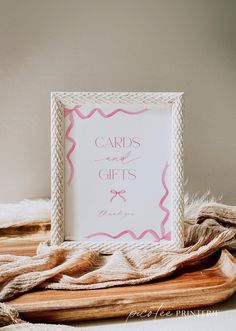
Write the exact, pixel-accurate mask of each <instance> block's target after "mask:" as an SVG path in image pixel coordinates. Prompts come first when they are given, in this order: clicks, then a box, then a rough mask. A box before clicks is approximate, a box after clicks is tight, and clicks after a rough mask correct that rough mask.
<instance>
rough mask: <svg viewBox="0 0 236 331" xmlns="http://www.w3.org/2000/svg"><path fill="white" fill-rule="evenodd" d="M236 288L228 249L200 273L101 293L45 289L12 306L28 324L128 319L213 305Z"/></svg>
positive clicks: (235, 262)
mask: <svg viewBox="0 0 236 331" xmlns="http://www.w3.org/2000/svg"><path fill="white" fill-rule="evenodd" d="M235 290H236V260H235V258H234V257H233V256H232V255H231V254H230V253H229V252H228V251H226V250H224V251H222V253H221V255H220V257H219V256H218V257H217V256H216V257H215V258H214V259H213V260H212V259H211V260H210V261H208V262H207V265H206V266H205V267H203V268H201V269H199V268H198V269H196V268H195V270H188V271H187V272H186V270H185V273H182V274H179V275H178V276H177V277H176V278H172V279H171V278H166V279H165V280H162V281H158V282H152V283H148V284H143V285H136V286H123V287H113V288H108V289H99V290H81V291H64V290H62V291H54V290H43V291H34V292H31V293H28V294H24V295H22V296H20V297H18V298H16V299H14V300H11V301H9V302H8V303H9V304H11V305H13V306H14V307H15V308H16V309H17V310H18V311H19V313H20V316H21V318H23V319H25V320H28V321H40V322H54V323H60V322H66V321H79V320H80V321H81V320H92V319H99V318H109V317H118V316H126V317H127V316H128V315H129V314H130V313H131V312H134V311H135V312H143V311H145V310H146V311H153V312H156V311H164V310H165V311H167V310H168V311H169V310H177V309H190V308H197V307H203V306H209V305H212V304H215V303H218V302H221V301H224V300H226V299H227V298H229V297H230V296H231V295H232V294H233V293H234V292H235Z"/></svg>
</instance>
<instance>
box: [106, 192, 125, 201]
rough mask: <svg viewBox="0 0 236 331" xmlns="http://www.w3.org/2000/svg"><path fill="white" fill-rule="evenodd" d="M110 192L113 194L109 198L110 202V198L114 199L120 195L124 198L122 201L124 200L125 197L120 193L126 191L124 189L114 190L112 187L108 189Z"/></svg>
mask: <svg viewBox="0 0 236 331" xmlns="http://www.w3.org/2000/svg"><path fill="white" fill-rule="evenodd" d="M110 192H111V193H112V194H113V196H112V197H111V199H110V202H112V200H113V199H115V198H116V197H120V198H121V199H123V200H124V202H126V199H125V197H123V195H122V194H124V193H126V191H125V190H121V191H116V190H114V189H113V190H110Z"/></svg>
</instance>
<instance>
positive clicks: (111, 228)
mask: <svg viewBox="0 0 236 331" xmlns="http://www.w3.org/2000/svg"><path fill="white" fill-rule="evenodd" d="M51 110H52V114H51V115H52V116H51V121H52V123H51V142H52V146H51V153H52V155H51V160H52V166H51V191H52V192H51V193H52V237H51V241H52V244H56V245H58V244H63V245H73V246H74V245H80V246H81V247H89V248H92V249H95V250H100V251H101V252H104V253H110V252H112V251H114V250H115V249H126V248H130V247H138V248H146V249H152V248H155V247H158V246H168V247H172V248H180V247H182V246H183V231H182V227H183V224H182V221H183V93H140V92H138V93H136V92H134V93H116V92H110V93H95V92H91V93H90V92H53V93H52V94H51Z"/></svg>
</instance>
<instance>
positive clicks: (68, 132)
mask: <svg viewBox="0 0 236 331" xmlns="http://www.w3.org/2000/svg"><path fill="white" fill-rule="evenodd" d="M80 108H81V106H80V105H76V106H75V107H74V108H71V109H69V108H65V109H64V117H67V116H69V118H70V123H69V126H68V128H67V129H66V132H65V138H66V139H67V140H68V141H69V142H71V144H72V145H71V147H70V148H69V151H68V152H67V153H66V160H67V162H68V163H69V167H70V175H69V179H68V181H67V185H68V186H70V184H71V181H72V179H73V176H74V165H73V162H72V160H71V154H72V153H73V151H74V149H75V147H76V141H75V140H74V139H73V137H72V136H71V130H72V129H73V127H74V124H75V120H74V113H76V114H77V115H78V116H79V117H80V118H81V119H83V120H85V119H89V118H90V117H92V116H93V115H94V113H96V112H97V113H98V114H100V115H101V116H102V117H103V118H110V117H112V116H114V115H115V114H117V113H124V114H127V115H139V114H142V113H144V112H146V111H147V110H148V109H146V108H145V109H142V110H139V111H137V112H131V111H128V110H125V109H121V108H118V109H115V110H113V111H112V112H111V113H109V114H105V113H104V112H103V111H102V109H100V108H94V109H92V110H91V111H90V112H89V113H88V114H87V115H84V114H83V113H82V112H81V111H80Z"/></svg>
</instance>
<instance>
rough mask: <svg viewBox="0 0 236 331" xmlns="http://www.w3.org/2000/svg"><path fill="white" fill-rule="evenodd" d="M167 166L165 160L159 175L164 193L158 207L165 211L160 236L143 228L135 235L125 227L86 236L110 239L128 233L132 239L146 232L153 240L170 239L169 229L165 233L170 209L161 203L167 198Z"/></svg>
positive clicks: (143, 235) (151, 230)
mask: <svg viewBox="0 0 236 331" xmlns="http://www.w3.org/2000/svg"><path fill="white" fill-rule="evenodd" d="M168 168H169V163H168V162H167V163H166V165H165V167H164V169H163V172H162V176H161V182H162V185H163V187H164V189H165V193H164V195H163V197H162V198H161V200H160V202H159V207H160V208H161V209H162V210H163V211H164V212H165V216H164V218H163V220H162V221H161V237H159V235H158V234H157V233H156V231H155V230H153V229H147V230H144V231H143V232H142V233H141V234H140V235H139V236H137V235H136V234H135V233H134V232H133V231H132V230H130V229H127V230H124V231H122V232H120V233H118V234H117V235H112V234H109V233H107V232H95V233H92V234H90V235H88V236H87V237H86V238H88V239H89V238H93V237H97V236H105V237H109V238H111V239H119V238H120V237H122V236H124V235H126V234H129V235H130V236H131V237H132V238H133V239H134V240H140V239H142V238H143V237H145V235H146V234H148V233H150V234H151V235H152V236H153V238H154V239H155V240H154V241H155V242H159V241H161V240H163V239H165V240H171V232H170V231H169V232H168V233H165V224H166V222H167V221H168V219H169V216H170V211H169V209H168V208H166V207H165V206H164V205H163V203H164V202H165V200H166V199H167V197H168V195H169V193H170V192H169V190H168V187H167V185H166V172H167V170H168Z"/></svg>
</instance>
